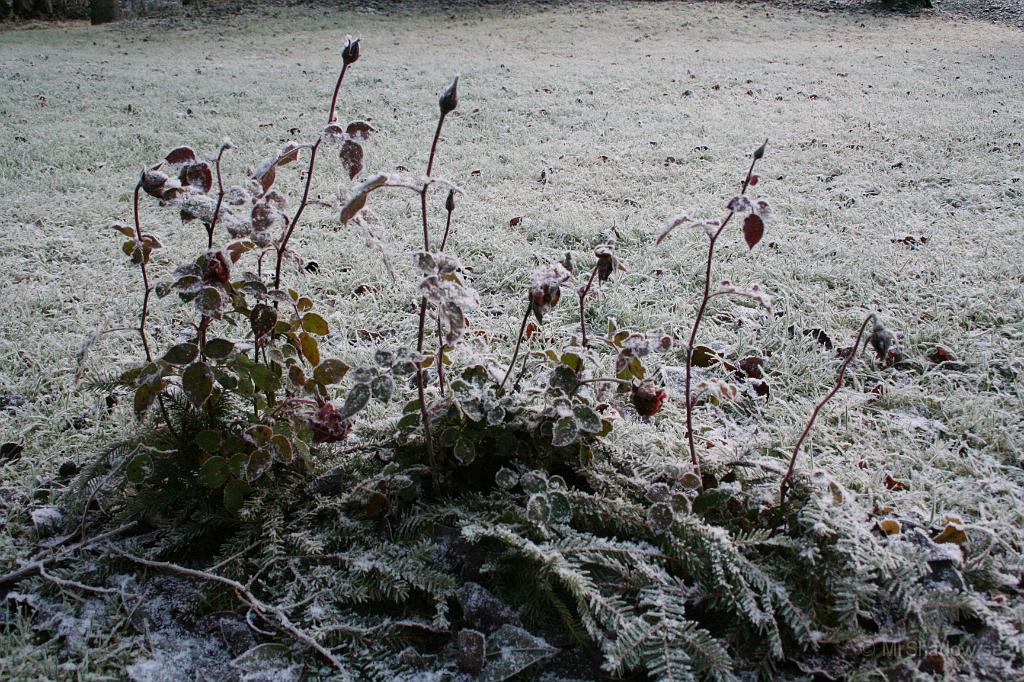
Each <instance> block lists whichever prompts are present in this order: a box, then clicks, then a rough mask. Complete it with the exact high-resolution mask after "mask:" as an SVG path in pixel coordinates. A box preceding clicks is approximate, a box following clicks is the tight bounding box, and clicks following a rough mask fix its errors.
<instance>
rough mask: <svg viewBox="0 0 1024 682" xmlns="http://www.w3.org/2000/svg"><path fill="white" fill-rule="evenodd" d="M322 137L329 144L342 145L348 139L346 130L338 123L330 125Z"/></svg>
mask: <svg viewBox="0 0 1024 682" xmlns="http://www.w3.org/2000/svg"><path fill="white" fill-rule="evenodd" d="M320 137H321V138H323V140H324V141H325V142H327V143H328V144H341V143H342V142H344V141H345V140H346V139H348V137H347V135H346V134H345V130H344V129H343V128H342V127H341V126H340V125H338V124H337V123H328V124H327V127H326V128H324V132H323V133H321V135H320Z"/></svg>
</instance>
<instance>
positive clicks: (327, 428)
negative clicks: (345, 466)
mask: <svg viewBox="0 0 1024 682" xmlns="http://www.w3.org/2000/svg"><path fill="white" fill-rule="evenodd" d="M306 424H307V425H308V426H309V428H310V430H311V431H312V432H313V442H314V443H340V442H342V441H343V440H345V439H346V438H348V436H349V434H350V433H352V420H351V419H342V418H341V415H340V413H339V412H338V411H337V410H335V409H334V405H333V404H332V403H324V404H323V405H321V406H320V407H319V408H318V409H317V411H316V412H314V413H313V414H312V415H311V416H310V417H309V419H308V420H307V422H306Z"/></svg>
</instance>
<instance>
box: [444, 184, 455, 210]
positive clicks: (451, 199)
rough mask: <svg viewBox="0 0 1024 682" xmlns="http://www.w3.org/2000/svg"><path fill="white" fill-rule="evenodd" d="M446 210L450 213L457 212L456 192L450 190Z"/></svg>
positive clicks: (445, 203)
mask: <svg viewBox="0 0 1024 682" xmlns="http://www.w3.org/2000/svg"><path fill="white" fill-rule="evenodd" d="M444 208H445V210H446V211H448V212H449V213H451V212H452V211H454V210H455V190H453V189H450V190H448V198H447V199H445V201H444Z"/></svg>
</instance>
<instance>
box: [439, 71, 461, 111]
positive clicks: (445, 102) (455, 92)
mask: <svg viewBox="0 0 1024 682" xmlns="http://www.w3.org/2000/svg"><path fill="white" fill-rule="evenodd" d="M437 103H438V104H439V105H440V106H441V115H442V116H447V115H448V114H450V113H451V112H453V111H455V107H457V106H459V77H458V76H456V77H455V80H453V81H452V84H451V85H449V86H448V88H447V89H445V91H444V92H443V93H442V94H441V97H440V99H438V100H437Z"/></svg>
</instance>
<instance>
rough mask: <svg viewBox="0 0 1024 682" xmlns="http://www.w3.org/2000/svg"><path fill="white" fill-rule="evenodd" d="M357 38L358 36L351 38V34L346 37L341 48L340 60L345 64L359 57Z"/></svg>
mask: <svg viewBox="0 0 1024 682" xmlns="http://www.w3.org/2000/svg"><path fill="white" fill-rule="evenodd" d="M359 40H360V39H359V38H356V39H355V40H353V39H352V37H351V36H348V37H347V38H346V40H345V47H343V48H342V49H341V62H342V64H344V65H345V66H348V65H349V64H352V63H354V62H355V61H356V60H357V59H359Z"/></svg>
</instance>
